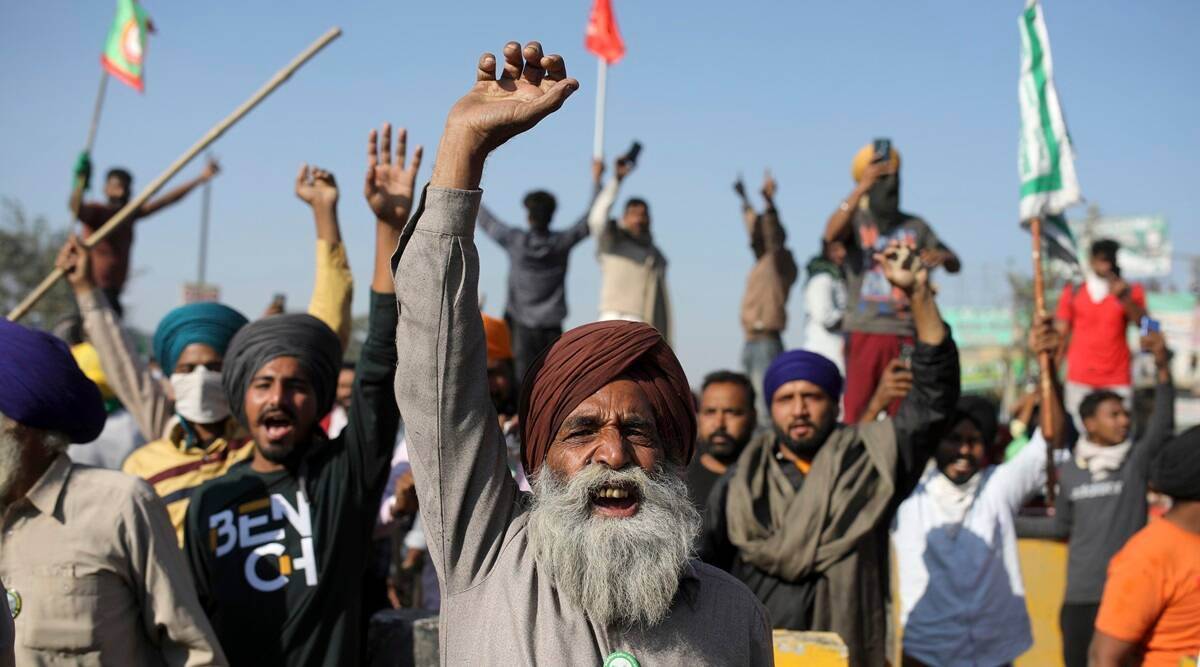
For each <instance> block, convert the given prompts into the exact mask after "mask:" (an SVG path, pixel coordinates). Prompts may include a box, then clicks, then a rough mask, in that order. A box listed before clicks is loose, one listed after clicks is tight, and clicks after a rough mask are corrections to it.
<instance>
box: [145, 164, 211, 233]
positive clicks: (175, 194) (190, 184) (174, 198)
mask: <svg viewBox="0 0 1200 667" xmlns="http://www.w3.org/2000/svg"><path fill="white" fill-rule="evenodd" d="M220 171H221V165H219V164H217V161H216V160H213V159H212V158H209V160H208V162H207V163H206V164H205V165H204V170H203V171H201V172H200V175H199V176H197V177H195V178H193V179H192V180H190V181H187V182H186V183H184V184H183V185H180V186H178V187H176V188H173V189H171V190H168V191H167V192H166V193H165V194H163V195H161V196H159V197H156V198H154V199H151V200H150V201H148V202H146V203H145V204H142V208H141V210H140V211H138V214H139V215H141V216H142V217H143V218H144V217H146V216H150V215H154V214H155V213H158V212H159V211H161V210H163V209H164V208H166V207H168V206H170V205H171V204H175V203H177V202H179V200H181V199H183V198H184V197H186V196H188V193H189V192H191V191H192V190H195V189H196V188H197V187H199V186H201V185H204V184H205V183H207V182H209V181H211V180H212V179H213V177H214V176H216V175H217V174H218V173H219V172H220Z"/></svg>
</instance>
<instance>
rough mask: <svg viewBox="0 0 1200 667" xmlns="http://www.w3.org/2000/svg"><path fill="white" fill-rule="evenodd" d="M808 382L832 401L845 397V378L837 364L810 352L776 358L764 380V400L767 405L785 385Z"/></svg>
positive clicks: (793, 353)
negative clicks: (843, 386) (843, 385)
mask: <svg viewBox="0 0 1200 667" xmlns="http://www.w3.org/2000/svg"><path fill="white" fill-rule="evenodd" d="M796 380H805V381H808V382H811V383H813V384H815V385H817V386H818V387H820V388H821V389H822V390H823V391H824V392H825V393H826V394H828V395H829V398H830V399H831V400H834V401H836V400H838V399H839V398H841V396H842V374H841V372H839V371H838V367H837V364H835V363H833V362H832V361H830V360H829V359H826V358H825V357H823V356H821V355H819V354H817V353H816V352H809V351H808V350H791V351H788V352H784V353H783V354H780V355H779V356H777V357H775V361H772V362H771V365H770V367H768V368H767V374H766V376H764V377H763V398H764V400H765V401H766V403H767V405H770V404H771V401H772V400H773V399H774V398H775V392H776V391H778V390H779V388H780V387H782V386H783V385H785V384H787V383H789V382H794V381H796Z"/></svg>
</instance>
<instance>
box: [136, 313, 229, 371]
mask: <svg viewBox="0 0 1200 667" xmlns="http://www.w3.org/2000/svg"><path fill="white" fill-rule="evenodd" d="M247 321H248V320H247V319H246V316H245V315H242V314H241V313H239V312H238V311H236V310H234V309H232V308H230V307H229V306H226V305H223V304H219V303H210V302H202V303H189V304H188V305H186V306H180V307H178V308H176V309H175V310H172V311H171V312H169V313H167V316H166V317H164V318H162V321H161V322H159V323H158V328H157V329H155V330H154V358H155V359H158V363H159V365H160V366H162V369H163V373H165V374H167V375H170V374H171V373H173V372H175V364H176V363H177V362H178V361H179V355H181V354H183V348H185V347H187V346H188V345H191V344H192V343H204V344H205V345H207V346H209V347H211V348H212V349H214V350H216V351H217V352H219V353H220V354H221V355H224V354H225V349H226V348H227V347H229V341H230V340H232V339H233V334H235V333H237V332H238V329H241V328H242V327H244V326H246V322H247Z"/></svg>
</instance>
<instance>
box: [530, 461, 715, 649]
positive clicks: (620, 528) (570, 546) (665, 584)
mask: <svg viewBox="0 0 1200 667" xmlns="http://www.w3.org/2000/svg"><path fill="white" fill-rule="evenodd" d="M678 470H679V468H678V467H677V466H674V465H668V466H665V467H660V468H658V469H656V470H655V471H654V472H653V473H650V474H647V473H646V471H644V470H642V469H641V468H639V467H629V468H624V469H622V470H612V469H610V468H607V467H605V466H603V465H587V466H585V467H584V468H583V470H580V471H579V472H578V473H576V474H575V475H574V476H573V477H571V478H570V479H569V480H563V479H562V478H560V477H559V476H558V475H556V474H554V473H552V472H551V471H550V470H549V469H548V468H543V469H542V471H541V473H542V474H539V475H538V476H537V478H536V479H535V480H534V482H533V507H532V509H531V510H530V514H529V543H530V546H531V547H532V549H533V553H534V558H535V559H536V561H537V563H538V565H539V566H540V567H541V568H543V569H544V570H545V571H546V572H548V573H549V574H550V576H551V579H552V581H553V582H554V586H555V588H556V589H557V590H558V592H559V593H560V594H561V595H562V596H563V597H564V598H565V599H566V600H567V601H568V602H570V603H571V604H573V605H575V606H576V607H579V608H581V609H583V610H584V612H585V613H586V614H587V615H588V617H589V618H590V619H591V620H592V621H594V622H595V623H598V624H600V625H603V626H605V627H625V628H631V627H633V626H635V625H642V626H645V627H650V626H653V625H656V624H658V623H659V622H661V621H662V620H663V619H665V618H666V617H667V614H668V613H669V612H670V610H671V602H672V601H673V600H674V598H675V593H676V591H677V590H678V589H679V578H680V576H681V575H682V574H683V571H684V568H685V566H686V565H687V562H688V561H689V560H690V559H691V558H692V549H693V545H694V543H695V540H696V536H697V535H698V534H699V532H700V514H699V512H697V511H696V509H695V507H693V506H692V502H691V500H689V498H688V492H687V485H686V484H685V483H684V482H683V480H682V479H681V478H680V476H679V475H678ZM606 484H626V485H630V486H633V487H635V488H637V489H638V493H639V498H640V500H639V503H638V511H637V514H635V515H633V516H632V517H629V518H626V519H621V518H612V517H603V516H595V515H593V513H592V503H591V495H592V491H594V490H596V489H598V488H599V487H601V486H604V485H606Z"/></svg>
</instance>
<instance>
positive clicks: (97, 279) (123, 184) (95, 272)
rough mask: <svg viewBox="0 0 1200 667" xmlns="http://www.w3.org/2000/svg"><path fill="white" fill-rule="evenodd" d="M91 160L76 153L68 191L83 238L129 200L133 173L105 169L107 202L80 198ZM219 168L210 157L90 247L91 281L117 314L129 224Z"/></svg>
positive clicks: (173, 200) (125, 274)
mask: <svg viewBox="0 0 1200 667" xmlns="http://www.w3.org/2000/svg"><path fill="white" fill-rule="evenodd" d="M91 170H92V166H91V162H90V160H89V159H88V156H87V154H86V153H84V154H83V155H81V156H80V160H79V164H78V165H77V167H76V170H75V175H76V179H75V187H74V189H73V190H72V191H71V200H70V204H69V206H70V210H71V214H72V215H74V216H75V218H76V219H77V220H79V222H80V223H82V225H83V238H84V239H87V238H88V237H90V236H91V235H92V234H94V233H95V232H96V230H98V229H100V228H101V227H102V226H104V223H106V222H108V220H109V218H111V217H113V216H114V215H116V213H117V211H120V210H121V209H122V208H124V207H125V205H126V204H128V203H129V197H130V193H131V192H132V190H133V176H131V175H130V174H129V172H128V171H126V170H124V169H121V168H119V167H118V168H113V169H109V170H108V173H107V174H106V175H105V177H104V196H105V197H106V198H107V199H108V201H107V202H104V203H100V202H84V201H83V191H84V190H85V189H86V188H87V182H88V180H89V178H90V176H91ZM218 171H220V166H219V165H218V164H217V163H216V162H215V161H213V160H212V159H210V160H209V161H208V164H206V165H204V171H202V172H200V175H199V176H197V177H196V178H193V179H192V180H190V181H188V182H186V183H184V184H183V185H180V186H179V187H177V188H175V189H173V190H170V191H169V192H167V193H166V194H164V195H162V196H160V197H158V198H156V199H152V200H150V201H148V202H146V203H145V204H142V206H141V208H139V209H138V210H137V211H136V212H135V213H134V214H133V215H132V216H131V218H130V219H129V220H127V221H126V222H125V223H124V224H122V225H121V226H120V227H119V228H117V229H116V230H114V231H113V232H112V233H111V234H109V235H108V236H107V237H105V238H104V240H103V241H101V242H99V243H97V244H96V245H95V246H93V248H92V252H91V266H92V281H93V282H94V283H95V284H96V286H97V287H99V288H100V290H101V291H103V292H104V295H105V296H106V297H108V301H109V303H110V304H112V307H113V310H115V311H116V312H117V314H118V315H121V314H123V309H122V308H121V301H120V297H121V291H122V290H123V289H124V288H125V281H126V279H128V277H129V254H130V251H131V250H132V248H133V225H134V223H136V222H137V221H138V220H140V219H141V218H145V217H146V216H149V215H153V214H155V213H157V212H158V211H160V210H162V209H164V208H166V207H167V206H170V205H171V204H174V203H176V202H178V201H179V200H181V199H183V198H184V197H186V196H187V194H188V193H189V192H191V191H192V190H194V189H195V188H196V187H197V186H199V185H202V184H204V183H206V182H207V181H209V180H210V179H212V177H213V176H216V175H217V172H218Z"/></svg>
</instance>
